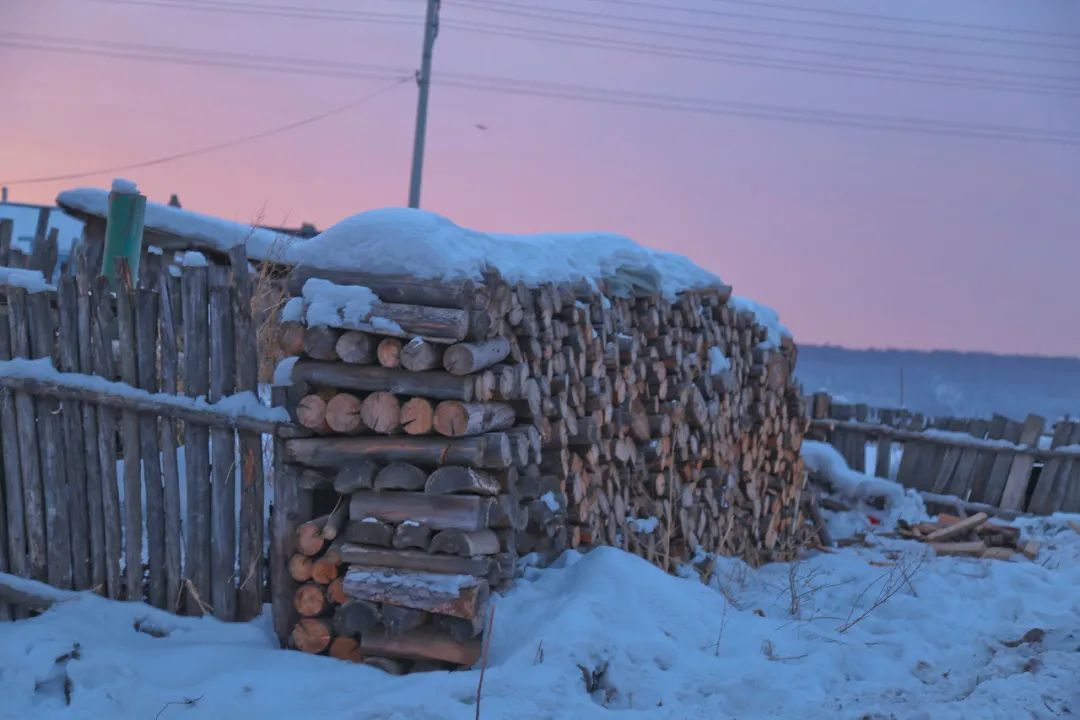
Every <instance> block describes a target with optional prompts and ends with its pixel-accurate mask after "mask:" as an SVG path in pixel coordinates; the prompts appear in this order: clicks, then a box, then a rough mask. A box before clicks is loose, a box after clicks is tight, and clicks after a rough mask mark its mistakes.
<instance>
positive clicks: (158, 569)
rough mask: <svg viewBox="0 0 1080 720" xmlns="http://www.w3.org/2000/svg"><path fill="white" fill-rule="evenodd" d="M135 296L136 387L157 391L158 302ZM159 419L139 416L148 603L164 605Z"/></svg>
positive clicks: (148, 294) (146, 293)
mask: <svg viewBox="0 0 1080 720" xmlns="http://www.w3.org/2000/svg"><path fill="white" fill-rule="evenodd" d="M135 297H136V298H137V302H136V303H135V347H136V348H137V352H136V355H137V358H138V366H139V367H138V372H139V387H140V388H141V389H143V390H146V391H147V392H151V393H154V392H157V391H158V380H157V377H158V376H157V368H158V363H157V348H158V304H157V293H156V292H154V291H153V290H152V289H149V288H140V289H139V290H137V291H136V293H135ZM158 438H159V433H158V419H157V417H155V416H154V415H151V414H149V413H143V414H141V415H140V416H139V447H140V452H139V454H140V456H141V457H142V466H143V485H144V487H145V488H146V559H147V564H148V566H149V568H148V575H149V598H150V603H151V604H152V605H155V606H157V607H160V608H164V607H166V603H167V595H168V590H167V587H166V582H165V574H166V573H165V494H164V488H163V486H162V484H161V456H160V448H159V446H158Z"/></svg>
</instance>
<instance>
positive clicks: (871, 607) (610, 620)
mask: <svg viewBox="0 0 1080 720" xmlns="http://www.w3.org/2000/svg"><path fill="white" fill-rule="evenodd" d="M852 514H856V513H852ZM1068 519H1070V518H1065V517H1061V516H1058V517H1055V518H1052V519H1049V520H1046V519H1042V520H1033V521H1021V522H1022V527H1023V531H1024V533H1025V534H1026V535H1029V536H1031V537H1034V538H1037V539H1039V540H1041V541H1042V542H1043V549H1042V552H1041V554H1040V555H1039V557H1038V559H1037V561H1036V562H1029V561H1026V560H1015V561H994V560H969V559H959V558H937V557H934V556H933V555H932V554H928V553H929V552H930V551H929V550H928V549H927V548H926V546H924V545H920V544H917V543H914V542H907V541H901V540H896V539H889V538H884V537H880V536H870V537H869V538H868V545H867V546H865V547H863V546H856V547H848V548H844V549H838V550H835V551H833V552H814V553H811V554H809V555H808V556H807V557H805V558H804V559H803V560H801V561H800V562H797V563H784V564H774V565H769V566H765V567H762V568H758V569H752V568H749V567H747V566H746V565H745V564H743V563H742V562H740V561H737V560H731V559H725V558H717V559H715V561H714V562H705V563H700V564H699V565H698V567H699V568H709V569H710V570H709V572H710V574H709V582H708V585H704V584H702V583H701V582H700V579H699V578H698V572H697V571H696V570H694V569H691V568H689V567H688V568H686V573H687V575H690V576H691V577H687V578H678V577H672V576H669V575H666V574H665V573H663V572H661V571H660V570H658V569H656V568H655V567H653V566H651V565H649V564H647V563H646V562H644V561H643V560H641V559H639V558H637V557H634V556H632V555H629V554H626V553H623V552H621V551H618V550H614V549H609V548H605V549H600V550H596V551H593V552H591V553H589V554H587V555H579V554H576V553H568V554H567V555H565V556H564V557H563V558H562V559H561V561H560V562H559V563H558V564H557V566H555V567H552V568H549V569H546V570H529V571H527V574H526V577H525V578H524V579H523V580H521V581H519V582H518V583H517V585H516V587H515V588H514V589H513V590H512V591H510V592H509V593H508V594H506V595H505V596H504V597H500V598H497V608H498V609H497V612H496V616H495V623H494V628H495V629H494V633H493V637H492V642H491V649H490V661H489V667H488V669H487V673H486V676H485V678H484V691H483V700H482V705H481V717H483V718H487V719H489V720H490V719H493V718H610V717H627V718H709V719H713V718H807V717H829V718H853V719H854V718H872V719H878V718H933V719H934V720H944V719H947V718H964V719H970V718H987V719H992V718H1002V719H1003V720H1004V719H1008V720H1013V719H1015V718H1056V717H1067V716H1070V715H1072V716H1075V715H1076V714H1077V713H1080V533H1077V532H1076V531H1074V530H1073V529H1071V528H1070V527H1069V526H1068V524H1067V520H1068ZM1071 519H1072V520H1073V521H1074V522H1075V521H1077V520H1078V519H1080V518H1077V517H1076V516H1073V517H1072V518H1071ZM858 521H859V518H857V517H849V518H845V519H844V522H843V523H838V524H839V525H846V526H850V527H858V526H859V522H858ZM862 525H863V526H865V528H870V527H871V524H870V523H869V522H868V521H864V522H863V523H862ZM137 626H142V627H144V629H145V627H146V626H153V627H157V628H159V629H161V630H164V631H167V632H168V635H167V636H165V637H154V636H152V635H151V634H147V633H145V632H139V631H137V629H136V627H137ZM1036 629H1037V630H1038V631H1041V632H1034V633H1030V631H1033V630H1036ZM1026 634H1027V637H1028V638H1029V639H1031V638H1033V637H1035V636H1038V637H1039V638H1040V639H1038V640H1034V641H1031V642H1019V643H1017V642H1015V641H1019V640H1021V639H1022V638H1024V637H1025V635H1026ZM76 644H78V648H79V650H78V657H77V658H75V659H70V660H68V661H66V663H60V664H58V663H57V661H56V660H57V658H59V657H61V656H64V655H65V654H68V653H71V652H72V649H73V647H74V646H75V645H76ZM65 672H66V673H67V677H68V678H70V696H71V705H70V707H67V706H65V704H64V673H65ZM586 674H587V675H588V679H589V681H590V683H591V684H592V686H593V688H594V690H593V692H591V693H590V692H587V691H586V681H585V677H586ZM478 677H479V672H478V671H468V672H454V673H445V672H434V673H424V674H415V675H411V676H407V677H392V676H388V675H385V674H383V673H382V672H381V671H378V670H375V669H372V668H368V667H365V666H356V665H350V664H346V663H343V662H339V661H336V660H331V659H328V658H321V657H312V656H306V655H303V654H301V653H297V652H285V651H281V650H278V649H277V648H276V645H275V642H274V640H273V638H272V637H271V634H270V630H269V623H268V621H267V618H266V616H265V615H264V617H263V618H262V619H260V620H259V621H256V622H254V623H251V624H245V625H230V624H225V623H220V622H218V621H215V620H212V619H197V620H196V619H190V618H176V617H173V616H170V615H167V614H165V613H161V612H158V611H156V610H153V609H150V608H147V607H146V606H142V605H134V604H123V603H114V602H109V601H105V600H101V599H99V598H97V597H93V596H80V597H79V599H76V600H71V601H68V602H63V603H60V604H59V605H57V606H55V607H54V608H53V609H52V610H50V611H48V612H46V613H45V614H44V615H41V616H39V617H37V618H34V619H30V620H24V621H19V622H15V623H2V624H0V718H20V720H25V719H26V718H54V717H55V718H95V719H96V718H140V719H142V718H146V719H150V720H152V719H157V720H172V719H174V718H185V719H188V720H195V719H196V718H229V719H230V720H235V719H236V718H247V717H253V718H254V717H257V718H265V719H270V718H288V719H289V720H296V719H297V718H316V717H328V718H331V717H332V718H387V719H389V718H398V719H402V720H405V719H410V718H447V719H449V718H455V719H457V718H474V717H475V713H476V708H475V702H476V699H475V698H476V685H477V680H478Z"/></svg>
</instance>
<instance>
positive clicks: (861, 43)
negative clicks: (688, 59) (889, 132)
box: [455, 0, 1080, 65]
mask: <svg viewBox="0 0 1080 720" xmlns="http://www.w3.org/2000/svg"><path fill="white" fill-rule="evenodd" d="M455 4H456V5H457V6H460V7H465V8H467V9H474V10H480V11H481V12H499V13H502V14H506V15H516V16H519V17H525V18H531V19H536V20H544V21H548V22H560V23H573V24H574V25H575V26H578V25H584V26H589V27H596V28H601V29H603V30H605V31H607V32H610V31H611V30H619V31H622V32H634V33H638V34H641V35H653V36H656V37H666V38H678V39H684V40H694V41H698V42H708V43H715V42H718V41H720V42H722V40H719V39H718V38H717V37H715V36H713V37H709V36H702V35H688V34H686V33H682V32H671V31H666V30H655V29H649V28H638V27H627V26H626V25H613V24H612V21H611V20H607V21H603V22H601V21H598V20H588V19H581V18H574V19H570V18H566V17H560V16H558V15H549V14H543V13H540V12H536V11H524V10H515V9H512V8H500V9H495V8H487V7H483V8H481V7H476V6H474V5H471V0H457V2H456V3H455ZM545 12H548V10H547V9H545ZM565 12H570V11H565ZM627 20H629V18H627ZM693 27H694V29H696V30H700V31H705V32H713V33H734V34H740V35H756V36H758V37H775V38H783V39H787V40H796V41H800V42H820V43H833V44H839V45H852V46H857V47H865V48H873V49H874V50H899V51H903V52H918V53H927V52H930V53H937V54H944V55H958V56H964V57H979V58H986V59H993V60H1018V61H1021V62H1046V63H1061V64H1066V65H1078V64H1080V61H1076V60H1067V59H1065V58H1047V57H1036V56H1034V55H1016V54H1012V53H1001V52H986V51H982V50H963V49H957V48H941V47H925V46H920V45H904V44H900V43H890V42H885V41H870V40H855V39H852V38H836V37H821V36H818V35H800V34H797V33H789V32H779V31H775V30H757V29H751V28H735V27H723V26H719V25H694V26H693Z"/></svg>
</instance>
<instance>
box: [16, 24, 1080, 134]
mask: <svg viewBox="0 0 1080 720" xmlns="http://www.w3.org/2000/svg"><path fill="white" fill-rule="evenodd" d="M4 42H6V41H3V40H0V44H2V43H4ZM57 42H63V43H64V44H62V45H60V44H58V45H55V46H51V47H45V48H43V49H48V50H57V51H60V52H81V53H87V54H97V53H99V52H103V51H101V50H99V49H95V48H75V47H73V46H72V44H73V42H74V41H73V40H72V39H59V40H58V41H57ZM94 42H95V43H98V44H109V45H111V46H118V47H125V45H124V44H121V43H107V42H106V41H94ZM139 47H147V46H139ZM151 47H152V46H151ZM166 47H167V46H166ZM176 50H177V48H169V52H175V51H176ZM140 52H146V51H139V52H135V51H129V52H122V53H120V55H121V56H122V57H131V58H136V59H148V60H156V61H164V62H181V63H187V62H188V60H187V59H180V58H176V57H173V56H165V57H158V56H155V55H152V54H147V55H145V56H144V55H141V54H140ZM105 54H108V52H105ZM225 54H227V55H228V56H229V57H230V58H232V57H235V58H238V59H240V60H242V61H243V62H237V63H235V64H234V63H233V62H232V61H231V60H226V59H212V60H209V61H207V62H208V63H209V64H213V65H224V66H227V67H240V68H242V69H250V70H259V71H266V72H290V73H297V74H302V75H313V76H320V77H331V78H354V77H361V78H370V77H373V74H372V72H371V70H370V68H371V67H384V66H370V65H366V64H361V63H347V62H337V61H319V60H312V59H306V58H287V57H281V56H259V55H248V54H241V53H225ZM298 66H299V67H298ZM394 70H398V69H396V68H392V67H389V66H385V70H384V72H391V71H394ZM399 73H400V74H398V75H397V77H403V76H404V73H405V71H404V70H400V71H399ZM374 76H375V77H381V78H385V75H381V76H380V75H374ZM439 78H440V80H441V79H443V78H445V79H447V80H450V81H455V82H469V83H480V82H486V83H497V84H501V85H500V87H501V86H516V87H519V88H522V89H528V88H529V87H533V88H539V89H542V90H543V91H545V92H553V91H555V92H566V91H574V92H577V93H592V94H593V95H594V96H600V97H603V98H610V97H628V98H633V99H635V100H649V101H655V102H665V103H669V104H670V103H678V104H680V106H681V105H686V104H688V103H696V104H698V105H704V106H708V107H710V108H713V109H716V108H720V109H723V108H737V109H743V110H751V111H756V112H763V111H770V112H772V111H775V110H776V109H777V107H778V106H773V105H761V104H755V103H747V102H736V101H713V100H708V99H705V98H686V97H680V96H673V95H665V94H660V93H645V92H638V91H630V90H615V89H611V88H597V87H583V86H575V85H565V84H559V83H551V82H543V81H532V80H522V79H516V78H498V77H491V76H485V75H473V74H466V73H452V72H444V73H440V75H439ZM783 110H784V112H787V113H789V114H791V113H794V112H803V113H807V114H808V115H809V116H813V117H817V116H828V117H839V118H845V119H851V118H854V117H857V118H858V119H859V120H860V121H862V122H870V123H872V122H878V121H880V120H881V119H882V118H886V119H888V120H889V122H892V123H899V124H918V125H920V126H927V125H933V126H934V127H939V128H945V129H948V130H950V131H961V132H963V131H966V130H974V131H977V132H985V133H1009V134H1018V133H1023V134H1028V135H1035V136H1037V138H1058V139H1067V140H1074V139H1075V140H1080V133H1078V132H1071V131H1052V130H1040V129H1034V128H1019V127H1015V126H1007V125H997V124H986V123H971V122H955V121H946V120H933V119H925V118H912V117H903V116H877V115H858V114H853V113H834V112H833V111H830V110H819V109H812V108H791V107H784V108H783Z"/></svg>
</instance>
